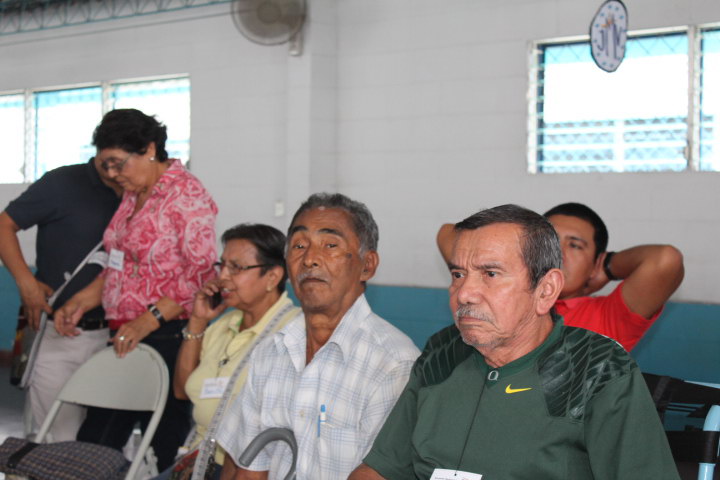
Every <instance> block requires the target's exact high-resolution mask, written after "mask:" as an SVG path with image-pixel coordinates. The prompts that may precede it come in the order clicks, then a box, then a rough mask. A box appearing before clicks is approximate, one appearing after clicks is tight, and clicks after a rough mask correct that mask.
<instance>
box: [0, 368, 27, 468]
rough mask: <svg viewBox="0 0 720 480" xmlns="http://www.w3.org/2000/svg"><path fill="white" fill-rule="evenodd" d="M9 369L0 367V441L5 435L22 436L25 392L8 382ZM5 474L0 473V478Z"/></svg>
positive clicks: (0, 441) (3, 439)
mask: <svg viewBox="0 0 720 480" xmlns="http://www.w3.org/2000/svg"><path fill="white" fill-rule="evenodd" d="M9 377H10V370H9V369H8V368H6V367H0V443H2V442H3V441H5V439H6V438H7V437H11V436H12V437H22V436H23V422H22V412H23V402H24V400H25V393H24V392H23V391H22V390H20V389H18V388H17V387H13V386H12V385H10V382H9V380H8V379H9ZM4 478H5V476H4V475H3V474H2V473H0V480H3V479H4Z"/></svg>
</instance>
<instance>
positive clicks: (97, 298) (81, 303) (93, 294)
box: [53, 275, 105, 337]
mask: <svg viewBox="0 0 720 480" xmlns="http://www.w3.org/2000/svg"><path fill="white" fill-rule="evenodd" d="M104 284H105V279H104V278H103V277H102V276H100V275H98V277H97V278H96V279H95V280H93V281H92V282H91V283H90V284H89V285H88V286H87V287H85V288H83V289H82V290H80V291H79V292H77V293H76V294H75V295H73V296H72V297H70V299H69V300H68V301H67V302H65V304H64V305H63V306H62V307H60V308H58V309H57V310H55V313H54V314H53V320H54V322H53V323H54V324H55V330H57V332H58V333H59V334H60V335H63V336H65V337H76V336H78V335H80V330H78V329H77V324H78V322H79V321H80V319H81V318H82V316H83V314H84V313H85V312H87V311H90V310H92V309H93V308H95V307H97V306H99V305H100V304H101V303H102V289H103V285H104Z"/></svg>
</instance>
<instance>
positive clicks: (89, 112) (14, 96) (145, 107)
mask: <svg viewBox="0 0 720 480" xmlns="http://www.w3.org/2000/svg"><path fill="white" fill-rule="evenodd" d="M115 108H137V109H139V110H142V111H143V112H145V113H146V114H148V115H154V116H155V117H156V118H157V119H158V120H159V121H160V122H162V123H164V124H165V125H166V126H167V130H168V141H167V144H166V149H167V151H168V154H169V155H170V157H171V158H179V159H181V160H182V161H183V162H184V163H187V161H188V160H189V158H190V79H189V78H187V77H173V78H158V79H146V80H142V81H117V82H103V83H99V84H96V85H83V86H79V87H67V88H54V89H35V90H25V91H22V92H11V93H7V94H0V151H1V152H2V155H3V161H2V162H0V183H29V182H33V181H35V180H37V179H38V178H40V177H41V176H42V175H43V174H44V173H45V172H47V171H49V170H52V169H54V168H57V167H60V166H63V165H71V164H74V163H82V162H86V161H87V160H88V159H89V158H90V157H91V156H93V155H94V154H95V148H94V147H93V146H92V145H91V140H92V133H93V131H94V130H95V127H96V126H97V124H98V123H99V122H100V120H101V119H102V116H103V114H104V113H106V112H108V111H110V110H113V109H115Z"/></svg>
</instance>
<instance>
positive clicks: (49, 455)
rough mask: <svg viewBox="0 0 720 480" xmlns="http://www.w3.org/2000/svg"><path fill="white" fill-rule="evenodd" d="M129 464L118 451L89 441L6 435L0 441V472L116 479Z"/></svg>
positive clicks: (53, 479)
mask: <svg viewBox="0 0 720 480" xmlns="http://www.w3.org/2000/svg"><path fill="white" fill-rule="evenodd" d="M129 468H130V462H128V461H127V460H126V459H125V457H124V456H123V454H122V453H120V452H119V451H117V450H114V449H112V448H109V447H104V446H102V445H95V444H93V443H85V442H57V443H41V444H37V443H35V442H30V441H28V440H23V439H21V438H14V437H9V438H8V439H6V440H5V442H4V443H3V444H2V445H0V472H4V473H6V474H11V475H23V476H26V477H30V478H32V479H34V480H120V479H122V478H125V475H126V474H127V471H128V469H129Z"/></svg>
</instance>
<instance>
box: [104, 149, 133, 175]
mask: <svg viewBox="0 0 720 480" xmlns="http://www.w3.org/2000/svg"><path fill="white" fill-rule="evenodd" d="M133 155H134V153H131V154H130V155H128V156H127V157H126V158H125V160H120V161H118V159H117V158H115V157H110V158H106V159H105V160H103V161H102V162H100V167H101V168H102V169H103V170H105V171H106V172H109V171H110V170H115V171H116V172H117V173H120V172H122V170H123V168H125V164H126V163H127V162H128V160H130V157H132V156H133Z"/></svg>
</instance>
